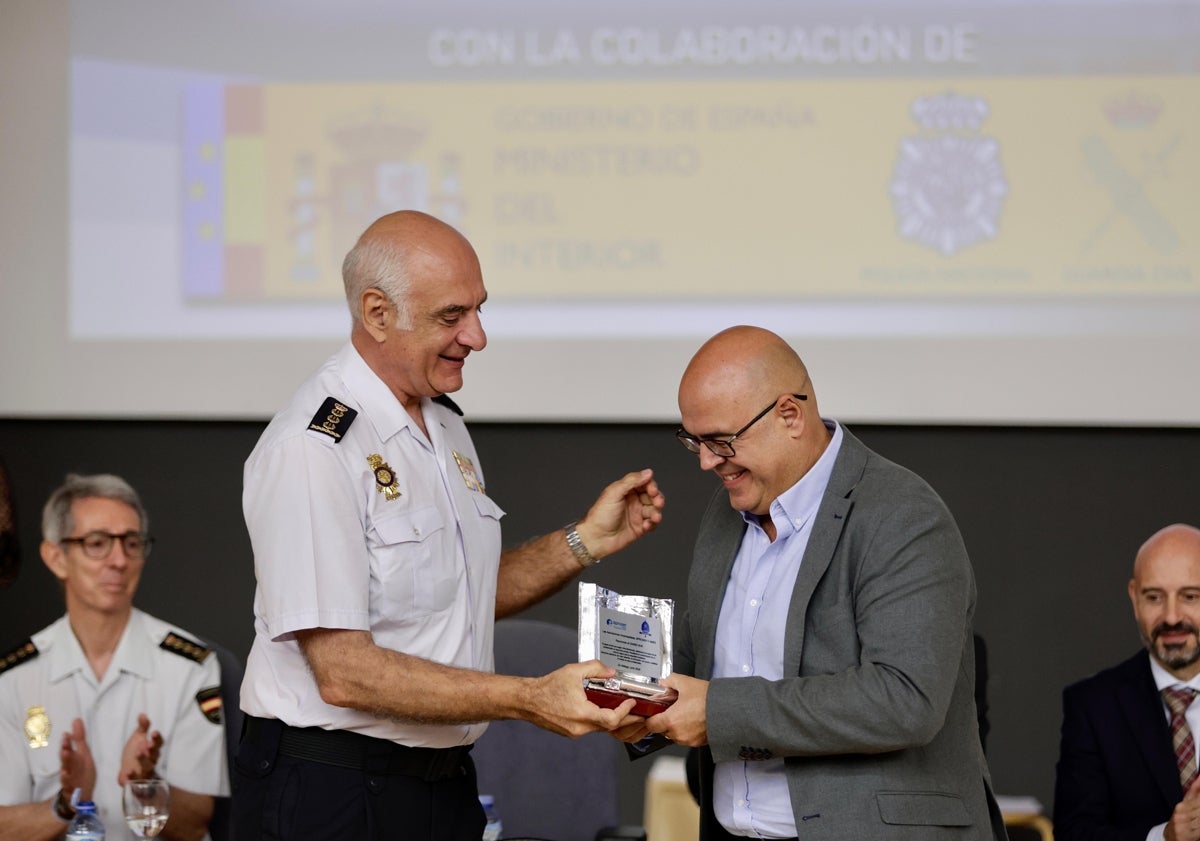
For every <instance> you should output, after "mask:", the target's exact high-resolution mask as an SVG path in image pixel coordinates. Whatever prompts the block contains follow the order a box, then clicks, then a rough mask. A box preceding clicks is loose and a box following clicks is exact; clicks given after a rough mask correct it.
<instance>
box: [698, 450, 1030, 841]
mask: <svg viewBox="0 0 1200 841" xmlns="http://www.w3.org/2000/svg"><path fill="white" fill-rule="evenodd" d="M843 431H844V436H845V437H844V438H843V441H842V446H841V450H840V452H839V453H838V456H837V461H836V462H835V464H834V468H833V475H832V477H831V478H830V482H829V487H828V488H827V489H826V491H825V496H824V498H823V499H822V501H821V505H820V509H819V510H818V512H817V515H816V522H815V524H814V526H813V532H812V536H811V538H810V540H809V543H808V548H807V550H806V551H805V553H804V559H803V561H802V563H801V565H800V571H799V573H798V575H797V577H796V580H795V584H794V585H793V590H792V597H791V607H790V608H789V614H788V629H787V631H786V635H785V641H784V648H785V650H784V673H785V674H789V675H794V677H788V678H785V679H783V680H778V681H769V680H766V679H763V678H758V677H748V678H722V679H717V680H713V681H712V682H711V684H710V685H709V689H708V710H707V719H708V743H709V744H708V750H705V751H702V752H701V769H702V773H701V793H702V796H701V801H702V803H701V806H702V819H701V826H702V828H701V838H706V839H713V838H721V837H724V835H725V833H724V832H723V831H722V829H721V827H720V824H718V823H717V822H716V819H715V818H714V817H713V811H712V803H711V796H710V794H711V781H712V774H711V770H712V764H711V763H712V762H713V761H717V762H720V761H724V760H737V759H742V760H750V761H754V760H761V759H769V758H773V757H783V759H784V762H785V765H786V769H787V779H788V789H789V792H790V795H791V800H792V809H793V812H794V814H795V816H796V825H797V829H798V830H799V833H800V837H801V838H804V839H806V841H823V840H824V839H845V841H862V839H877V838H878V839H914V841H915V840H916V839H922V841H925V839H937V838H945V839H1003V838H1005V837H1006V835H1005V831H1004V824H1003V820H1002V818H1001V816H1000V812H999V809H998V808H997V807H996V802H995V798H994V797H993V796H992V789H991V780H990V776H989V773H988V769H987V764H986V762H985V760H984V757H983V749H982V748H981V746H980V741H979V729H978V724H977V721H976V716H975V702H974V696H973V688H974V672H975V663H974V646H973V640H972V634H971V622H972V616H973V614H974V610H975V581H974V575H973V573H972V571H971V565H970V561H969V560H968V558H967V552H966V549H965V547H964V546H963V542H962V538H961V537H960V535H959V532H958V527H957V526H956V525H955V523H954V519H953V518H952V517H951V515H950V512H949V511H948V510H947V509H946V506H945V505H944V504H943V503H942V501H941V499H939V498H938V496H937V494H936V493H934V491H933V490H932V489H931V488H930V487H929V485H927V484H926V483H925V482H924V481H923V480H922V479H920V478H919V477H918V476H916V475H915V474H913V473H912V472H910V471H908V470H906V469H905V468H903V467H900V466H899V465H896V464H893V463H892V462H890V461H887V460H886V459H884V458H882V457H881V456H879V455H877V454H876V453H874V452H872V451H871V450H869V449H868V448H867V447H866V446H864V445H863V444H862V443H861V442H860V441H859V440H858V439H857V438H855V437H854V436H853V435H851V434H850V433H849V431H848V430H845V429H844V427H843ZM744 529H745V523H744V521H743V520H742V517H741V515H740V514H739V513H738V512H737V511H734V510H733V509H732V508H731V507H730V505H729V499H728V496H727V494H726V493H725V491H724V490H718V491H717V493H716V494H715V495H714V497H713V499H712V501H711V502H710V503H709V507H708V510H707V511H706V512H705V515H704V519H703V520H702V522H701V526H700V532H699V536H698V538H697V541H696V548H695V557H694V560H693V563H692V568H691V572H690V575H689V579H688V613H687V616H686V617H685V619H684V621H683V622H682V623H681V626H682V627H680V628H678V629H677V631H678V645H677V651H676V654H675V670H676V671H678V672H681V673H683V674H691V675H694V676H696V677H700V678H705V679H709V678H710V677H711V675H712V665H713V648H714V641H715V636H716V629H717V618H718V614H719V612H720V609H721V602H722V599H723V598H724V590H725V584H726V582H727V581H728V579H729V573H730V570H731V568H732V566H733V559H734V556H735V555H736V553H737V550H738V546H739V545H740V543H741V539H742V532H743V531H744Z"/></svg>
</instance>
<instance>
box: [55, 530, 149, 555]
mask: <svg viewBox="0 0 1200 841" xmlns="http://www.w3.org/2000/svg"><path fill="white" fill-rule="evenodd" d="M118 540H119V541H121V548H122V549H124V550H125V556H126V557H127V558H134V559H135V560H137V559H144V558H148V557H150V549H151V547H153V546H154V538H153V537H151V536H150V535H148V534H142V533H141V532H140V531H127V532H125V533H124V534H113V533H112V532H110V531H89V532H88V533H87V534H85V535H83V536H82V537H64V538H63V539H62V540H60V541H59V542H60V543H78V544H79V547H80V548H81V549H83V554H85V555H87V556H88V557H89V558H91V559H92V560H94V561H102V560H104V559H105V558H107V557H108V556H109V555H110V554H112V549H113V544H114V543H115V542H116V541H118Z"/></svg>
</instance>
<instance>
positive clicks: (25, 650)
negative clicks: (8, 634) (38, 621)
mask: <svg viewBox="0 0 1200 841" xmlns="http://www.w3.org/2000/svg"><path fill="white" fill-rule="evenodd" d="M37 656H38V650H37V646H36V645H34V644H33V640H32V639H27V640H25V642H23V643H21V644H20V645H18V646H17V647H16V648H14V649H13V650H12V651H9V652H7V653H5V654H4V656H2V657H0V675H2V674H4V673H5V672H7V671H8V670H9V669H11V668H12V667H13V666H19V665H21V664H22V663H24V662H25V661H26V660H32V659H33V658H34V657H37Z"/></svg>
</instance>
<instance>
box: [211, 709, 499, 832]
mask: <svg viewBox="0 0 1200 841" xmlns="http://www.w3.org/2000/svg"><path fill="white" fill-rule="evenodd" d="M469 750H470V746H469V745H468V746H464V747H460V748H447V749H444V750H434V749H431V748H410V747H406V746H404V745H397V744H395V743H394V742H388V741H385V740H382V739H373V738H370V737H368V736H363V735H362V734H359V733H350V732H347V731H341V730H338V731H329V730H321V729H320V728H311V727H307V728H295V727H289V726H287V725H285V724H283V723H282V722H279V721H276V720H272V719H261V718H253V717H250V716H247V717H246V724H245V727H244V730H243V733H242V740H241V743H240V745H239V746H238V754H237V759H236V761H235V763H234V768H233V775H232V777H233V779H232V785H233V830H234V833H233V837H234V839H236V841H421V839H429V841H479V838H480V836H481V835H482V834H483V827H484V823H485V821H484V816H483V809H482V807H481V806H480V805H479V799H478V791H477V788H476V783H475V766H474V764H473V763H472V762H471V757H470V755H469V754H468V751H469Z"/></svg>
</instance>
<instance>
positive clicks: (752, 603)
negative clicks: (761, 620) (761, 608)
mask: <svg viewBox="0 0 1200 841" xmlns="http://www.w3.org/2000/svg"><path fill="white" fill-rule="evenodd" d="M750 606H751V607H758V599H751V600H750Z"/></svg>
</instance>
